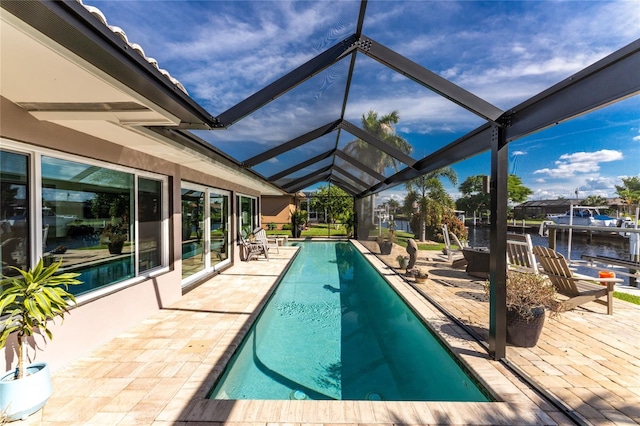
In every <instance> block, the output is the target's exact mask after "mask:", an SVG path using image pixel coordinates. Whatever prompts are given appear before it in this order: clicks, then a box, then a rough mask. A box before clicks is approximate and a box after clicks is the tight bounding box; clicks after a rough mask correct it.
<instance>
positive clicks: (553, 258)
mask: <svg viewBox="0 0 640 426" xmlns="http://www.w3.org/2000/svg"><path fill="white" fill-rule="evenodd" d="M533 254H535V256H536V259H537V260H538V262H540V266H541V267H542V269H543V270H544V273H545V274H546V275H547V276H548V277H549V279H550V280H551V283H552V284H553V285H554V287H555V288H556V290H557V291H558V293H560V294H562V295H564V296H567V297H568V298H569V300H566V301H565V302H564V306H565V307H566V308H567V309H572V308H575V307H576V306H578V305H582V304H584V303H587V302H596V303H600V304H602V305H606V306H607V315H611V314H612V313H613V287H614V284H615V283H616V282H622V280H621V279H619V278H596V277H590V276H588V275H582V274H576V273H574V272H573V271H571V269H569V264H568V263H567V260H566V259H565V258H564V256H563V255H561V254H560V253H557V252H555V251H553V250H551V249H550V248H548V247H543V246H535V247H533ZM598 281H600V282H604V283H606V286H603V285H600V284H595V283H596V282H598ZM602 297H606V300H600V298H602Z"/></svg>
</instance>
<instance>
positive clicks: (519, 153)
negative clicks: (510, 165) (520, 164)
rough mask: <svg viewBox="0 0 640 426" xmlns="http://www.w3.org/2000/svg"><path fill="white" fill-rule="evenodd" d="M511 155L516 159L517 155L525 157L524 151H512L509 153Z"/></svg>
mask: <svg viewBox="0 0 640 426" xmlns="http://www.w3.org/2000/svg"><path fill="white" fill-rule="evenodd" d="M511 155H513V156H514V157H517V156H519V155H527V152H526V151H513V152H512V153H511Z"/></svg>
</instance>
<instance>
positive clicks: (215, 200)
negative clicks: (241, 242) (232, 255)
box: [209, 192, 229, 265]
mask: <svg viewBox="0 0 640 426" xmlns="http://www.w3.org/2000/svg"><path fill="white" fill-rule="evenodd" d="M209 218H210V220H209V223H210V224H211V225H210V228H211V229H210V235H211V237H210V238H211V239H210V247H211V249H210V258H211V265H215V264H216V263H219V262H222V261H223V260H225V259H228V258H229V247H228V244H227V242H228V231H227V223H229V196H228V195H222V194H217V193H215V192H211V193H210V194H209Z"/></svg>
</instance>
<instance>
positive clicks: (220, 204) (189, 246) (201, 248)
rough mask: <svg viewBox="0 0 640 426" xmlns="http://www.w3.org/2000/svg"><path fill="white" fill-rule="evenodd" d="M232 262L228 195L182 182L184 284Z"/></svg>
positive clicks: (214, 189) (213, 189)
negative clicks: (230, 258)
mask: <svg viewBox="0 0 640 426" xmlns="http://www.w3.org/2000/svg"><path fill="white" fill-rule="evenodd" d="M207 230H208V231H207ZM229 262H230V260H229V193H228V192H226V191H222V190H219V189H216V188H208V187H205V186H202V185H197V184H193V183H188V182H183V183H182V280H183V285H184V284H189V283H191V282H193V281H195V280H197V279H198V278H200V277H201V276H203V275H205V274H207V273H210V272H212V271H214V270H216V269H218V268H219V267H221V266H223V265H226V264H227V263H229Z"/></svg>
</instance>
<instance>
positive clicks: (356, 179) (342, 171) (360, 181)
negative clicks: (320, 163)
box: [333, 165, 371, 194]
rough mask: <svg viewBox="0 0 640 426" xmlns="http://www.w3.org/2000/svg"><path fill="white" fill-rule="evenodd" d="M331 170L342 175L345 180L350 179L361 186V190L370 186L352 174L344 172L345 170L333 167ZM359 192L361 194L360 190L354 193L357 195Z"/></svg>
mask: <svg viewBox="0 0 640 426" xmlns="http://www.w3.org/2000/svg"><path fill="white" fill-rule="evenodd" d="M333 170H335V171H337V172H339V173H340V174H342V175H344V176H345V177H346V178H349V179H351V180H352V181H353V182H354V183H357V184H358V185H360V186H362V187H363V188H368V187H370V186H371V184H370V183H367V182H365V181H363V180H361V179H360V178H358V177H356V176H354V175H353V174H351V173H350V172H348V171H346V170H345V169H343V168H342V167H340V166H336V165H334V166H333ZM360 192H362V190H359V191H358V192H356V194H359V193H360Z"/></svg>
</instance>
